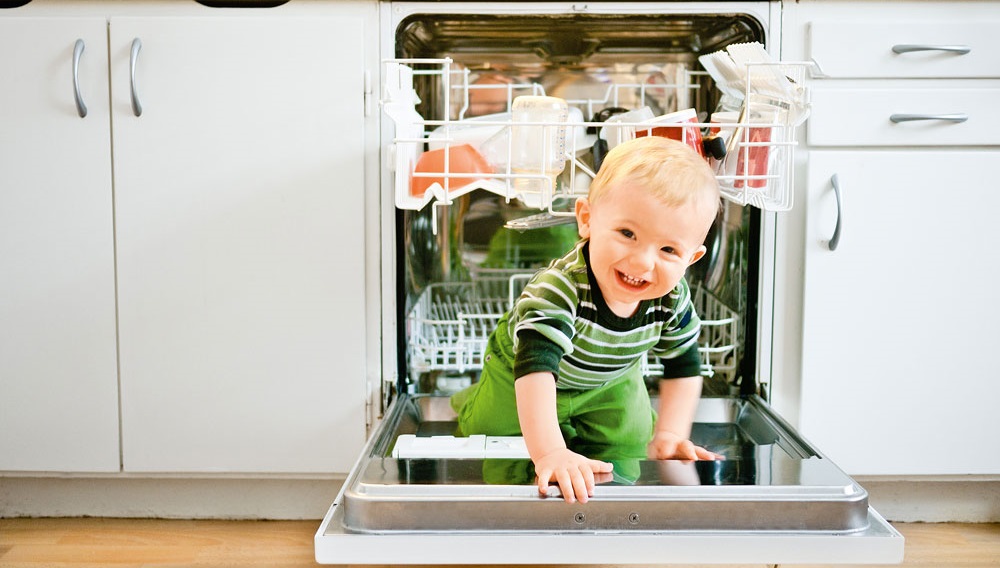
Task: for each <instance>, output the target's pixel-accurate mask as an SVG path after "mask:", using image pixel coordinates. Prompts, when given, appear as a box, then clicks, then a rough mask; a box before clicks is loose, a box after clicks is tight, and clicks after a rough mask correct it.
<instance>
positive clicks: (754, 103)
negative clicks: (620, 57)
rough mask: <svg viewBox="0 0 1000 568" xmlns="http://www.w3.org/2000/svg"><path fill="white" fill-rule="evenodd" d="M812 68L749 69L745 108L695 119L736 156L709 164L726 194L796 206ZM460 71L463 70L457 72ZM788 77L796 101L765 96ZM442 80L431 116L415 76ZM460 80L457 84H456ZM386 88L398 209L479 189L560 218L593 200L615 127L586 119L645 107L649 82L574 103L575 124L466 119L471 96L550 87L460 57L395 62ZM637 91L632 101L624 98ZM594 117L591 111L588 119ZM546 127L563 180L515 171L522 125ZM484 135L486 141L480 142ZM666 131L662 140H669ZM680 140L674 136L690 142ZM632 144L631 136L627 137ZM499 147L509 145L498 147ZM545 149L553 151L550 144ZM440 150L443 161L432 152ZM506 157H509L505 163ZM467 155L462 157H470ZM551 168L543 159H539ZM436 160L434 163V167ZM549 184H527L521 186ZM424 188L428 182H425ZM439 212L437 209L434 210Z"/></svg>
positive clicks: (644, 129) (745, 201)
mask: <svg viewBox="0 0 1000 568" xmlns="http://www.w3.org/2000/svg"><path fill="white" fill-rule="evenodd" d="M812 65H813V64H812V63H799V62H778V63H749V64H747V65H746V67H745V75H746V77H745V80H744V81H743V83H744V84H745V85H746V87H745V90H744V93H743V96H744V104H743V106H742V108H740V109H738V110H734V111H732V112H727V113H716V116H713V117H709V118H711V120H710V121H709V122H693V121H689V122H685V123H683V128H684V131H688V130H689V129H690V128H691V127H695V128H697V129H698V130H699V136H700V135H701V134H702V133H704V135H705V136H712V135H715V136H720V137H722V138H723V141H724V143H725V146H726V148H727V150H728V151H727V153H726V155H725V156H724V157H721V158H719V159H715V158H706V159H708V160H709V162H710V164H711V165H712V167H713V168H714V169H715V171H716V176H717V179H718V180H719V186H720V189H721V192H722V195H723V197H725V198H726V199H728V200H730V201H733V202H736V203H738V204H739V205H752V206H756V207H759V208H761V209H765V210H771V211H784V210H788V209H790V208H791V207H792V193H793V192H792V180H793V174H794V171H793V167H794V163H795V160H794V159H793V158H794V156H793V153H794V149H795V146H796V145H797V140H796V135H797V134H796V132H797V126H798V125H799V124H801V122H802V121H803V120H805V116H806V115H807V114H808V97H809V93H808V89H807V88H806V87H805V78H806V74H807V70H809V69H810V67H811V66H812ZM455 67H457V66H455ZM697 74H704V73H703V72H692V71H688V72H686V73H684V74H683V77H681V78H680V79H679V80H678V84H673V85H662V84H661V85H657V88H664V87H672V88H677V89H681V90H683V89H697V88H699V85H698V84H696V83H695V82H694V81H689V80H687V79H689V78H690V77H692V76H694V75H697ZM775 75H779V76H781V77H783V78H787V79H788V82H789V83H790V84H792V85H794V86H795V88H796V96H795V99H796V100H794V101H786V100H782V99H780V98H776V97H774V96H771V95H766V94H762V93H758V92H756V91H755V90H754V85H755V84H759V83H760V81H759V80H757V79H756V77H765V78H769V77H773V76H775ZM415 76H417V77H419V76H432V77H433V78H434V80H435V81H438V82H439V83H440V85H441V88H440V91H441V94H442V98H443V100H444V103H443V105H442V106H443V108H444V109H448V110H442V111H440V114H441V116H437V117H424V116H421V115H420V113H419V112H418V111H417V105H418V104H419V103H420V99H419V97H418V95H417V92H416V91H415V90H414V77H415ZM456 77H457V79H456ZM384 84H385V90H384V95H383V100H382V108H383V110H384V112H385V113H386V114H387V115H388V116H389V117H390V119H391V120H392V121H393V123H394V125H395V136H394V138H393V140H392V143H391V145H390V146H389V155H390V163H391V164H392V169H393V170H394V173H395V178H394V186H393V190H394V194H395V204H396V206H397V207H398V208H400V209H410V210H419V209H423V208H424V207H425V206H427V205H428V204H429V203H432V202H433V203H434V204H435V205H449V204H451V202H452V200H453V199H455V198H457V197H459V196H461V195H464V194H466V193H469V192H472V191H475V190H485V191H489V192H492V193H495V194H497V195H500V196H502V197H504V198H505V199H507V200H508V201H509V200H511V199H520V200H521V201H522V202H524V203H525V204H526V205H528V206H530V207H532V208H535V209H537V210H539V211H541V212H546V213H547V214H549V215H550V216H554V217H559V216H566V215H571V213H567V212H566V211H565V209H566V207H565V206H564V205H565V201H566V200H570V199H575V198H576V197H578V196H581V195H586V193H587V190H588V188H589V185H590V180H591V179H593V176H594V175H595V173H594V167H593V162H592V161H590V160H589V159H588V156H587V155H588V154H589V153H590V150H591V148H592V145H593V142H594V141H595V140H596V139H597V137H598V136H597V135H594V134H589V135H588V134H587V132H588V130H589V132H590V133H593V132H595V131H599V130H600V129H601V128H602V127H605V126H608V123H605V122H593V121H590V120H584V119H583V117H584V116H592V115H593V114H594V112H596V111H597V110H600V109H603V108H608V107H618V106H619V105H633V106H639V105H642V104H643V102H644V99H645V95H646V89H647V87H648V86H647V85H644V84H609V85H608V86H607V90H606V92H605V95H604V97H602V98H600V99H581V100H567V101H566V102H567V104H568V105H569V108H570V110H571V112H570V113H569V116H568V117H567V118H566V120H565V121H558V122H546V121H539V122H530V123H526V122H514V121H513V120H512V118H511V113H510V112H501V113H496V114H491V115H487V116H481V117H473V118H466V117H465V114H466V112H465V111H466V110H467V109H468V108H469V100H470V97H471V96H472V95H473V94H475V93H476V92H477V91H479V92H481V90H483V89H500V90H502V92H503V95H504V96H506V99H507V101H506V102H507V104H506V108H507V109H508V111H509V109H510V108H511V105H512V102H513V100H514V99H515V98H516V97H517V96H518V95H522V94H532V95H544V94H545V90H544V88H543V87H542V86H541V85H538V84H534V83H507V84H501V85H477V84H470V82H469V73H468V69H456V68H453V62H452V60H451V59H448V58H444V59H393V60H388V61H386V62H385V81H384ZM623 93H627V94H628V96H622V95H623ZM451 109H459V110H458V113H457V116H458V118H455V119H452V118H451V116H450V115H451V114H452V111H451ZM584 113H586V114H584ZM702 116H704V114H703V115H702ZM660 118H661V117H655V118H654V119H653V120H651V121H642V122H617V123H616V127H617V128H620V129H622V130H623V131H625V132H627V133H628V137H632V136H642V135H655V134H656V133H655V132H654V131H653V130H654V123H656V121H657V120H659V119H660ZM525 125H530V126H533V127H536V129H538V131H539V132H540V133H543V134H542V135H543V136H548V134H549V133H550V132H552V130H551V129H558V130H559V131H560V132H561V133H562V134H561V139H562V140H564V141H565V152H564V156H563V158H564V159H565V168H564V169H563V170H562V172H561V174H559V175H558V176H556V175H553V174H552V173H551V172H549V171H546V170H544V169H542V168H543V167H542V166H540V167H539V169H538V170H525V169H523V168H522V169H517V168H512V167H511V164H510V160H509V156H510V155H511V151H512V149H513V148H512V146H511V145H512V144H514V140H513V139H514V136H512V135H510V133H511V132H512V129H513V128H514V127H515V126H525ZM655 127H656V130H659V131H661V132H662V129H663V128H671V127H672V128H681V127H682V124H672V125H664V124H663V123H656V124H655ZM470 133H479V134H480V135H481V137H479V138H476V137H475V136H470ZM661 135H662V134H661ZM684 136H687V134H681V135H680V136H672V135H671V137H675V138H681V137H684ZM484 138H489V139H490V144H491V145H492V147H493V149H494V152H492V153H493V154H497V153H498V152H496V151H495V150H496V148H497V147H499V148H500V149H501V151H500V152H499V154H501V156H500V159H496V160H495V159H492V158H491V159H486V157H485V155H487V154H489V153H490V152H487V151H486V149H484V147H483V143H484ZM626 139H627V137H626ZM498 141H499V142H498ZM542 146H544V148H543V150H541V151H546V152H548V151H549V150H551V148H550V147H549V146H547V145H542ZM435 150H437V151H438V153H439V155H438V156H436V159H435V160H431V161H427V160H425V161H424V162H422V161H421V160H422V158H429V157H430V156H424V154H426V153H429V152H431V151H435ZM504 151H506V156H507V157H508V159H507V160H506V163H504V161H505V160H504V156H503V154H504ZM460 152H462V153H461V154H460ZM465 153H468V154H474V157H473V158H472V160H473V161H472V164H473V165H469V164H468V163H466V162H463V161H462V160H463V159H464V158H465V155H464V154H465ZM536 161H537V162H539V163H541V162H542V161H543V160H541V159H538V160H536ZM428 164H429V165H428ZM528 180H530V181H534V182H542V183H520V182H521V181H528ZM417 182H419V183H417ZM432 214H433V213H432Z"/></svg>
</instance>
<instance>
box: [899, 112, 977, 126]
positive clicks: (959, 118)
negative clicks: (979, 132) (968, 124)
mask: <svg viewBox="0 0 1000 568" xmlns="http://www.w3.org/2000/svg"><path fill="white" fill-rule="evenodd" d="M889 120H891V121H893V122H895V123H897V124H898V123H900V122H913V121H915V120H943V121H945V122H955V123H958V122H965V121H966V120H969V115H967V114H965V113H964V112H956V113H954V114H893V115H890V116H889Z"/></svg>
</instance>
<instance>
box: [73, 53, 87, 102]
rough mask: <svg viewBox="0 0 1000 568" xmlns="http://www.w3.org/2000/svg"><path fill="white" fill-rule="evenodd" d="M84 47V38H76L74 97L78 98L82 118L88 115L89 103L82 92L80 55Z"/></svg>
mask: <svg viewBox="0 0 1000 568" xmlns="http://www.w3.org/2000/svg"><path fill="white" fill-rule="evenodd" d="M84 47H85V46H84V43H83V40H82V39H78V40H76V43H75V44H74V45H73V97H74V99H75V100H76V113H77V114H78V115H80V118H84V117H86V116H87V105H85V104H84V103H83V94H82V93H81V92H80V57H81V56H82V55H83V49H84Z"/></svg>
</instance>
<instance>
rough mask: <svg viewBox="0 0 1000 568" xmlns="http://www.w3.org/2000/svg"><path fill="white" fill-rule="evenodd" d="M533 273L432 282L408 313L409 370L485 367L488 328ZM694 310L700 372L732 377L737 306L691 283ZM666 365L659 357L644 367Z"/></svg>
mask: <svg viewBox="0 0 1000 568" xmlns="http://www.w3.org/2000/svg"><path fill="white" fill-rule="evenodd" d="M530 276H531V275H530V274H524V273H510V274H507V275H500V276H495V277H491V278H482V279H477V280H475V281H471V282H454V283H452V282H449V283H437V284H431V285H430V286H428V287H427V288H426V289H425V290H424V291H423V293H422V294H421V295H420V297H419V298H418V300H417V302H416V303H415V305H414V306H413V308H412V309H411V310H410V313H409V315H408V317H407V321H406V325H407V338H408V340H407V349H408V352H409V364H410V370H411V372H413V373H415V374H421V373H427V372H432V371H442V372H446V373H459V374H464V373H470V372H472V373H475V372H478V371H480V370H481V369H482V363H483V353H484V351H485V349H486V341H487V339H488V338H489V335H490V333H492V332H493V329H494V328H495V327H496V324H497V322H498V321H499V320H500V318H501V317H502V316H503V314H504V313H505V312H506V311H507V310H508V309H509V308H510V306H511V305H512V304H513V301H514V299H515V298H516V297H517V294H519V293H520V290H521V288H523V286H524V284H525V283H526V282H527V280H528V278H530ZM692 297H693V301H694V304H695V310H696V311H697V312H698V316H699V317H700V318H701V320H702V328H701V336H700V338H699V342H700V348H699V351H700V352H701V356H702V371H701V374H702V375H703V376H705V377H712V376H716V375H717V374H720V375H721V377H722V378H725V379H727V380H728V379H732V378H733V375H735V372H736V347H737V345H738V341H739V337H738V335H737V334H738V332H739V327H738V324H739V322H738V316H737V314H736V312H735V311H733V310H732V309H730V308H729V307H727V306H726V305H725V304H724V303H723V302H721V301H720V300H719V299H718V298H716V297H715V296H714V295H712V294H711V293H709V292H708V291H706V290H704V289H702V288H700V287H692ZM660 371H662V365H661V364H660V363H659V362H658V360H657V359H656V357H654V356H652V355H650V356H649V358H648V359H647V360H646V361H645V365H644V372H645V374H646V375H654V374H657V373H658V372H660Z"/></svg>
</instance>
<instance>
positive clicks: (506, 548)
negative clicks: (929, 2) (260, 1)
mask: <svg viewBox="0 0 1000 568" xmlns="http://www.w3.org/2000/svg"><path fill="white" fill-rule="evenodd" d="M780 13H781V12H780V3H778V2H713V3H695V2H658V3H595V4H566V3H521V2H514V3H495V4H480V3H447V2H440V3H439V2H434V3H417V2H414V3H410V2H385V3H381V4H380V11H379V16H380V24H379V25H380V27H381V30H382V37H383V38H384V39H383V45H382V46H381V51H382V53H383V56H384V60H383V65H382V69H381V77H380V79H379V92H380V99H381V105H380V106H381V110H380V121H381V122H380V129H381V138H382V140H381V143H380V145H381V156H380V161H381V163H382V166H381V168H380V169H381V172H382V178H383V179H382V180H381V193H380V195H381V199H382V200H383V202H384V204H383V205H382V207H381V211H382V219H381V223H382V225H383V228H382V230H381V235H382V239H383V241H384V242H383V243H381V250H382V251H383V254H384V255H388V258H385V259H382V267H383V268H382V270H383V275H382V288H383V289H382V290H381V291H380V295H381V298H382V310H383V315H382V321H381V322H380V325H381V328H382V330H381V333H382V341H383V356H382V357H383V365H384V370H383V378H382V383H381V393H379V398H380V399H381V409H380V411H381V412H380V420H379V423H378V426H377V428H375V429H374V431H373V432H372V433H371V435H370V437H369V441H368V443H367V445H366V447H365V448H364V450H363V451H362V454H361V455H360V456H359V458H358V461H357V463H356V464H355V466H354V468H353V469H352V471H351V472H350V474H349V476H348V477H347V479H346V481H345V482H344V484H343V487H342V489H341V491H340V493H339V495H338V496H337V497H336V499H335V501H334V503H333V504H332V506H331V507H330V509H329V511H328V513H327V515H326V517H325V519H324V520H323V522H322V524H321V526H320V528H319V529H318V531H317V533H316V535H315V552H316V559H317V561H318V562H320V563H331V564H392V565H397V564H500V563H503V564H634V563H647V564H649V563H653V564H666V563H709V564H719V563H766V564H779V563H883V564H891V563H898V562H900V561H902V557H903V538H902V536H901V535H900V534H899V533H898V532H897V531H896V530H895V529H893V528H892V527H891V526H890V525H889V524H888V523H887V522H886V521H885V520H884V519H883V518H882V517H880V516H879V514H878V513H877V512H876V511H875V510H874V509H872V508H871V507H870V505H869V503H868V494H867V492H866V491H865V490H864V489H863V488H862V487H861V486H859V485H858V484H857V483H856V482H855V481H854V480H853V479H851V478H850V477H849V476H848V475H846V474H845V473H844V472H843V471H842V470H841V469H840V468H838V467H837V465H836V464H834V463H832V462H831V461H830V460H829V459H827V458H826V457H825V456H824V455H823V454H822V452H821V451H820V450H819V449H817V448H815V447H814V446H812V445H811V444H810V443H809V441H808V440H805V439H804V438H803V437H802V436H800V435H799V434H798V433H797V432H796V431H795V430H794V428H792V427H791V426H790V425H789V424H788V423H786V422H785V421H784V420H783V419H782V418H781V417H780V416H779V415H778V414H777V413H775V412H774V411H773V410H772V409H771V408H770V406H769V405H768V403H767V400H768V394H769V384H770V380H769V378H770V371H769V368H770V361H771V353H770V339H769V338H770V333H771V331H770V330H771V329H772V326H773V325H775V323H774V322H773V321H772V320H771V316H772V311H773V310H772V307H773V305H774V303H775V302H779V301H780V298H775V297H774V295H773V283H772V282H773V275H772V272H773V269H774V267H773V258H772V253H771V252H770V251H773V249H774V239H775V234H774V233H775V216H776V215H780V214H781V211H784V210H787V209H789V208H791V207H793V206H794V203H793V199H792V196H793V191H792V186H793V174H794V162H795V156H794V150H795V143H796V131H797V127H798V126H799V125H800V124H801V123H802V122H803V121H804V120H807V116H808V78H809V75H810V73H812V72H815V69H813V68H812V66H811V65H810V64H809V63H808V62H782V61H780V58H778V54H779V53H780V49H779V47H780V46H779V45H777V42H778V38H779V37H780V34H779V31H780V29H779V25H780ZM644 135H664V136H669V137H673V138H676V139H678V140H681V141H682V142H685V143H688V144H689V145H691V146H692V147H693V148H695V149H696V150H697V151H698V152H700V153H702V154H703V155H704V156H705V158H706V160H709V162H710V164H711V165H712V166H713V168H715V171H716V173H717V176H718V180H719V185H720V188H721V189H722V194H723V197H724V200H723V207H722V209H721V212H720V215H719V217H718V219H717V221H716V223H715V224H714V225H713V227H712V229H711V230H710V231H709V233H708V236H707V238H706V242H705V246H706V248H707V251H708V252H707V253H706V255H705V257H704V258H703V259H701V260H700V261H699V262H698V263H696V264H694V265H692V266H691V267H690V268H689V270H688V273H687V276H686V278H687V280H688V283H689V285H690V286H691V289H692V295H693V298H694V302H695V305H696V309H697V312H698V314H699V316H700V318H701V319H702V330H701V336H700V339H699V349H700V352H701V356H702V373H701V374H702V377H703V394H702V398H701V401H700V404H699V408H698V412H697V415H696V418H695V423H694V425H693V431H692V436H691V438H692V441H693V442H694V443H696V444H698V445H701V446H704V447H706V448H707V449H709V450H711V451H713V452H716V453H719V454H722V455H724V456H725V460H722V461H697V462H681V461H672V460H662V461H653V460H634V461H632V462H630V463H628V464H626V465H625V466H624V467H622V468H621V470H620V471H619V469H618V468H617V467H616V472H615V474H614V478H613V479H612V480H611V481H609V482H606V483H602V484H599V485H598V486H597V487H596V488H595V491H594V496H593V498H592V499H591V500H590V501H589V502H588V503H587V504H584V505H581V504H577V503H574V504H568V503H565V502H564V501H563V500H562V499H561V498H560V497H558V496H555V497H548V498H544V497H540V496H539V495H538V492H537V488H536V486H535V485H534V482H533V471H532V469H531V462H530V460H529V459H528V457H527V453H526V451H525V449H524V445H523V440H521V439H520V438H517V437H485V436H460V435H456V426H457V422H456V417H455V414H454V412H453V411H452V409H451V407H450V405H449V396H450V395H451V394H453V393H454V392H457V391H458V390H460V389H462V388H464V387H466V386H468V385H469V384H471V383H473V382H474V381H476V380H477V378H478V373H479V371H480V369H481V366H482V355H483V351H484V348H485V344H486V339H487V337H488V335H489V333H490V332H491V331H492V328H493V326H494V325H495V324H496V322H497V321H498V319H499V318H500V317H501V316H502V314H503V313H504V312H505V311H506V310H507V309H508V307H509V306H510V305H511V304H512V302H513V301H514V299H515V298H516V297H517V296H518V294H519V293H520V290H521V287H523V286H524V284H525V283H526V282H527V279H528V278H530V276H531V274H532V273H533V272H534V271H535V270H537V269H539V268H541V267H543V266H545V265H546V264H547V263H548V262H549V261H550V260H551V259H553V258H556V257H558V256H561V255H562V254H563V253H564V252H565V251H566V250H568V249H569V248H570V247H572V246H573V244H574V242H575V240H576V238H577V233H576V226H575V222H574V218H573V214H572V211H573V203H574V201H575V199H576V198H577V197H579V196H581V195H586V191H587V188H588V186H589V182H590V180H591V179H592V177H593V175H594V173H595V172H596V171H597V170H598V169H599V167H600V161H601V159H602V157H603V154H604V153H605V152H606V151H607V149H608V148H611V147H614V145H615V144H617V143H619V142H620V141H621V140H624V139H628V138H631V137H636V136H644ZM644 363H645V366H644V368H645V370H646V371H647V375H648V376H649V377H650V380H649V382H648V384H649V385H650V388H651V392H653V390H652V389H654V387H655V380H656V379H655V376H656V372H657V367H658V365H659V362H658V361H657V360H656V358H655V357H652V356H650V357H649V358H648V359H647V360H646V361H645V362H644Z"/></svg>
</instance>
